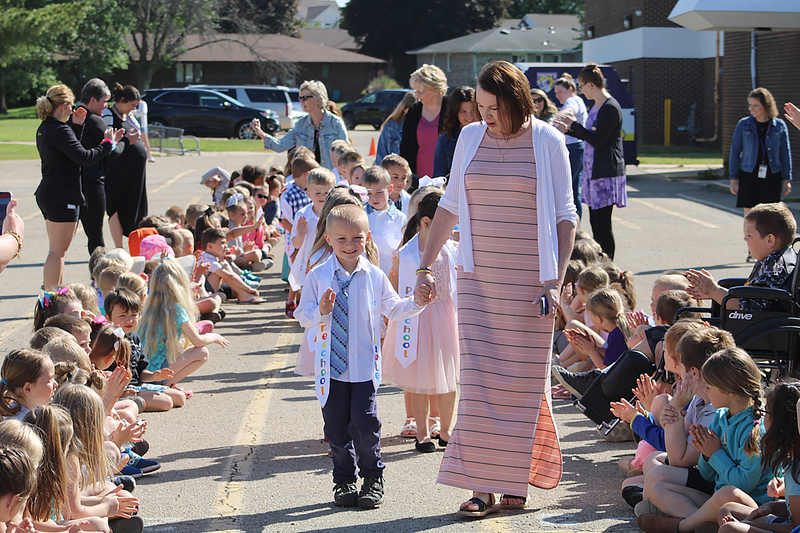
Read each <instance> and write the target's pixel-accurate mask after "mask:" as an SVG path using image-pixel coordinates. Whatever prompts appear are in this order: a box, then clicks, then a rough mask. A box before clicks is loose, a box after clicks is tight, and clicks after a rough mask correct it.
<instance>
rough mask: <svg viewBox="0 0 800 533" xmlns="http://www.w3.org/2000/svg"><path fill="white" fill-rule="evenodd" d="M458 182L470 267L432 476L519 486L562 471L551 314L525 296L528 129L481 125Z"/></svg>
mask: <svg viewBox="0 0 800 533" xmlns="http://www.w3.org/2000/svg"><path fill="white" fill-rule="evenodd" d="M501 157H502V159H503V161H502V162H501ZM464 183H465V186H466V194H467V200H468V203H469V210H470V211H469V212H470V220H471V225H472V227H471V230H472V242H473V252H474V258H475V271H474V272H472V273H468V272H463V271H461V270H459V272H458V323H459V335H460V345H461V397H460V400H459V403H458V418H457V420H456V425H455V428H454V430H453V434H452V436H451V439H450V442H449V444H448V445H447V450H446V452H445V456H444V460H443V461H442V465H441V468H440V471H439V478H438V482H439V483H443V484H446V485H452V486H455V487H460V488H464V489H468V490H473V491H478V492H489V493H503V494H508V495H514V496H525V495H527V494H528V484H529V483H530V484H531V485H534V486H537V487H541V488H553V487H555V486H556V485H557V484H558V482H559V480H560V479H561V473H562V468H561V449H560V447H559V443H558V435H557V433H556V428H555V424H554V422H553V419H552V414H551V411H550V407H549V402H548V398H547V396H546V391H549V381H550V350H551V346H552V336H553V320H552V319H551V318H547V319H543V318H540V317H539V308H538V305H534V304H533V302H534V300H536V298H537V297H538V295H539V291H540V290H541V286H542V285H541V283H540V281H539V257H538V248H537V226H536V163H535V161H534V158H533V144H532V138H531V133H530V131H528V132H526V133H524V134H522V135H521V136H519V137H517V138H513V139H510V140H509V141H503V140H502V139H499V140H496V139H494V138H492V137H489V136H488V133H487V134H486V135H485V136H484V138H483V140H482V142H481V145H480V148H479V149H478V152H477V153H476V154H475V157H474V158H473V160H472V162H471V163H470V164H469V167H468V168H467V170H466V174H465V180H464Z"/></svg>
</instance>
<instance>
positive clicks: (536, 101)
mask: <svg viewBox="0 0 800 533" xmlns="http://www.w3.org/2000/svg"><path fill="white" fill-rule="evenodd" d="M542 102H544V98H542V97H541V96H540V97H539V98H534V99H533V103H534V104H541V103H542Z"/></svg>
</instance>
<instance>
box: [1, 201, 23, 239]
mask: <svg viewBox="0 0 800 533" xmlns="http://www.w3.org/2000/svg"><path fill="white" fill-rule="evenodd" d="M9 231H13V232H14V233H16V234H17V235H19V238H20V239H22V240H25V223H24V222H23V221H22V217H21V216H19V215H18V214H17V201H16V200H11V201H10V202H8V207H6V218H5V220H3V233H6V232H9Z"/></svg>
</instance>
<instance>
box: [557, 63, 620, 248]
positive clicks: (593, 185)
mask: <svg viewBox="0 0 800 533" xmlns="http://www.w3.org/2000/svg"><path fill="white" fill-rule="evenodd" d="M578 84H579V85H578V88H579V89H580V91H581V93H582V94H583V95H584V96H585V97H586V98H587V100H593V101H594V106H592V109H591V110H590V111H589V116H588V117H586V126H587V127H584V126H582V125H581V124H580V123H579V122H578V121H576V120H575V118H574V117H573V116H571V115H559V117H558V118H556V121H555V125H556V127H557V128H558V129H559V130H560V131H561V132H562V133H569V134H570V135H572V136H573V137H577V138H578V139H582V140H584V141H586V143H587V144H588V146H586V147H585V148H584V153H583V182H582V184H581V197H582V199H583V203H585V204H586V205H588V206H589V222H590V223H591V224H592V234H593V235H594V239H595V240H596V241H597V242H599V243H600V246H602V247H603V252H605V253H606V255H608V257H609V258H610V259H614V252H615V251H616V243H615V242H614V232H613V231H612V229H611V212H612V211H613V209H614V206H615V205H616V206H618V207H625V206H626V205H628V193H627V192H626V190H625V182H626V178H625V158H624V156H623V152H622V109H621V108H620V106H619V103H618V102H617V101H616V100H615V99H614V97H613V96H611V94H610V93H609V92H608V91H607V90H606V84H605V80H604V79H603V73H602V72H601V71H600V67H598V66H597V64H595V63H589V64H588V65H586V67H584V69H583V70H582V71H581V73H580V75H579V76H578Z"/></svg>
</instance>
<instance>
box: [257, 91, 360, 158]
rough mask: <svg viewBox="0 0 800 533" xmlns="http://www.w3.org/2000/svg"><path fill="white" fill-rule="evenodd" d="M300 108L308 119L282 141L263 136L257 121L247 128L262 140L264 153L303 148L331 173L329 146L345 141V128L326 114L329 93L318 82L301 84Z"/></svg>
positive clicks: (303, 119)
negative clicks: (251, 128)
mask: <svg viewBox="0 0 800 533" xmlns="http://www.w3.org/2000/svg"><path fill="white" fill-rule="evenodd" d="M300 104H301V105H302V106H303V111H305V112H306V113H308V115H306V116H304V117H301V118H300V120H298V121H297V123H296V124H295V125H294V128H292V129H290V130H289V131H288V132H286V135H284V136H283V137H282V138H281V139H276V138H275V137H273V136H272V135H268V134H266V133H264V131H263V130H262V129H261V126H260V124H259V121H258V120H256V119H253V122H251V123H250V125H251V126H252V127H253V130H254V131H255V132H256V134H257V135H258V136H259V137H261V138H262V139H263V140H264V148H265V149H267V150H275V151H276V152H285V151H286V150H288V149H290V148H294V147H295V146H305V147H306V148H308V149H309V150H311V152H312V153H313V154H314V159H316V160H317V163H319V164H320V165H322V166H323V167H325V168H327V169H328V170H333V161H331V144H333V141H336V140H339V139H341V140H343V141H346V140H347V128H346V127H345V125H344V121H343V120H342V119H341V118H339V117H338V116H336V115H335V114H333V113H331V112H330V111H328V110H327V106H328V89H326V88H325V84H324V83H322V82H321V81H313V80H312V81H304V82H303V84H302V85H301V86H300Z"/></svg>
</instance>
